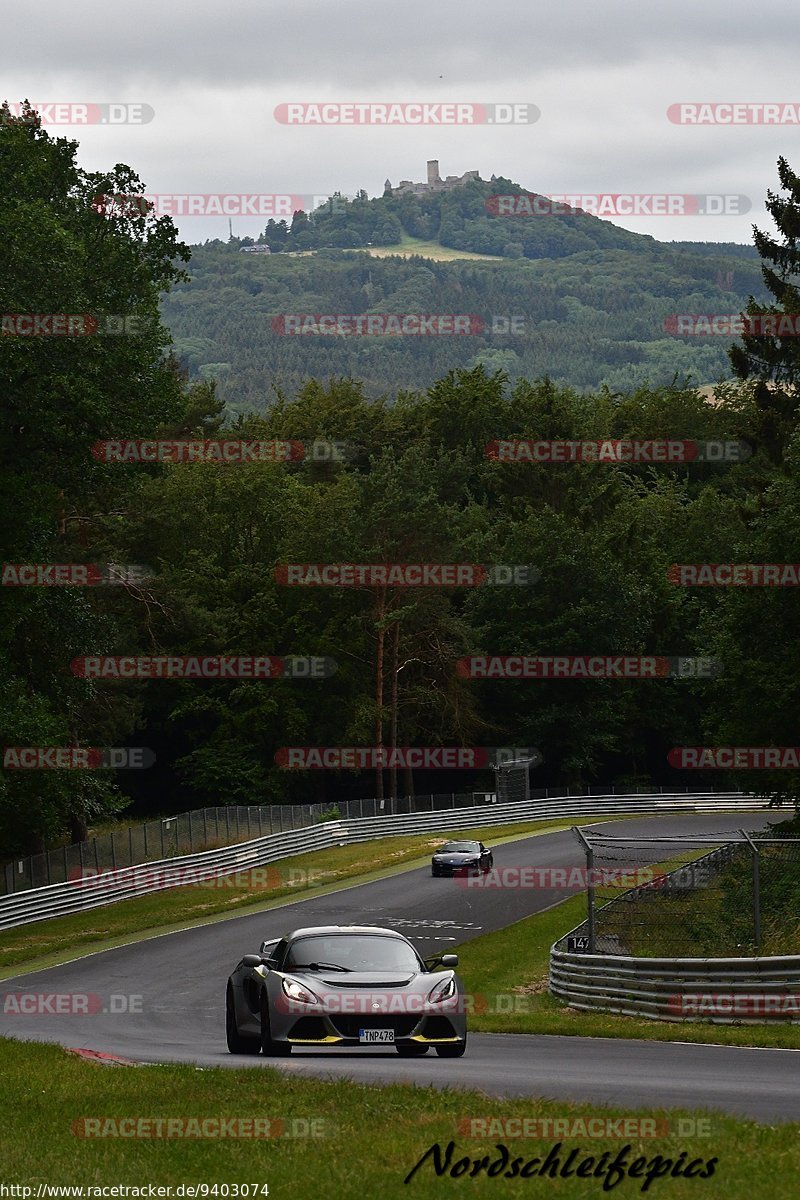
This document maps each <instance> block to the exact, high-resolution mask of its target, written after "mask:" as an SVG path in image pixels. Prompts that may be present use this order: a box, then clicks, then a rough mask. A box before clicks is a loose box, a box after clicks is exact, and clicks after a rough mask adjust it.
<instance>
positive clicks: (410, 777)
mask: <svg viewBox="0 0 800 1200" xmlns="http://www.w3.org/2000/svg"><path fill="white" fill-rule="evenodd" d="M403 794H404V795H406V796H413V795H414V771H413V769H412V768H411V767H409V766H408V765H407V764H406V766H405V767H403Z"/></svg>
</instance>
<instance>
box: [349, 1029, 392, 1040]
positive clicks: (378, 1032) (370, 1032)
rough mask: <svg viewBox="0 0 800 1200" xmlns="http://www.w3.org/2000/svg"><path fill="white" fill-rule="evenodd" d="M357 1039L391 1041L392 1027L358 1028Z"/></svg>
mask: <svg viewBox="0 0 800 1200" xmlns="http://www.w3.org/2000/svg"><path fill="white" fill-rule="evenodd" d="M358 1040H359V1041H360V1042H367V1043H372V1042H393V1041H394V1030H393V1029H359V1031H358Z"/></svg>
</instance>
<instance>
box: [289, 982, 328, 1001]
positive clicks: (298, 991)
mask: <svg viewBox="0 0 800 1200" xmlns="http://www.w3.org/2000/svg"><path fill="white" fill-rule="evenodd" d="M281 987H282V988H283V994H284V995H285V996H288V997H289V999H290V1000H295V1001H297V1002H299V1003H300V1004H319V998H318V997H317V996H315V995H314V993H313V992H312V991H311V989H310V988H307V987H303V985H302V983H298V982H297V980H296V979H282V980H281Z"/></svg>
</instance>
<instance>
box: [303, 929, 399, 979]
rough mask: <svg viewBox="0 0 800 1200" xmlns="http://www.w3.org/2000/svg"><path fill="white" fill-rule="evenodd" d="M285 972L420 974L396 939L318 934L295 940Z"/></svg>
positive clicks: (362, 935) (361, 935) (342, 934)
mask: <svg viewBox="0 0 800 1200" xmlns="http://www.w3.org/2000/svg"><path fill="white" fill-rule="evenodd" d="M283 966H284V970H288V971H300V970H303V969H304V968H305V969H306V970H312V971H313V970H315V969H316V968H320V969H321V970H336V969H337V968H339V969H340V970H343V971H415V972H417V971H420V970H422V965H421V963H420V961H419V959H418V958H417V955H416V954H415V952H414V950H412V948H411V946H409V945H408V943H407V942H401V941H400V939H399V938H388V937H380V936H379V935H375V934H364V933H362V934H347V933H337V934H330V933H329V934H320V935H318V936H316V937H307V938H298V939H297V941H296V942H294V943H293V944H292V946H291V948H290V950H289V955H288V957H287V959H286V961H285V962H284V964H283Z"/></svg>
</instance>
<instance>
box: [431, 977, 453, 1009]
mask: <svg viewBox="0 0 800 1200" xmlns="http://www.w3.org/2000/svg"><path fill="white" fill-rule="evenodd" d="M455 994H456V980H455V976H454V975H450V976H448V978H447V979H443V980H442V981H441V983H437V984H436V987H434V988H432V990H431V991H430V992H429V993H428V1003H429V1004H444V1002H445V1001H446V1000H452V999H453V997H454V996H455Z"/></svg>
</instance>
